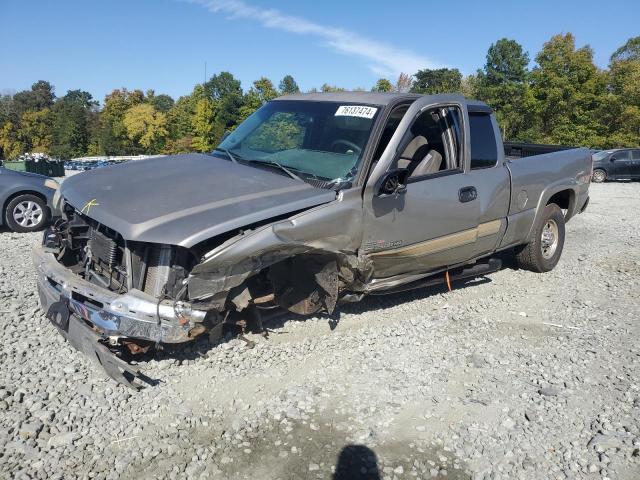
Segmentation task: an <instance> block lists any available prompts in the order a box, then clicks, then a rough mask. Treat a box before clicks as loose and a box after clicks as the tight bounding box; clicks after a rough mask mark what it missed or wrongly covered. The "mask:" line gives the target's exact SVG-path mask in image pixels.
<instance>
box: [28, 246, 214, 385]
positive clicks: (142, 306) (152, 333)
mask: <svg viewBox="0 0 640 480" xmlns="http://www.w3.org/2000/svg"><path fill="white" fill-rule="evenodd" d="M33 263H34V265H35V269H36V273H37V275H38V278H37V283H38V295H39V297H40V304H41V306H42V309H43V311H44V312H45V313H46V314H47V317H48V318H49V319H50V320H51V321H52V323H53V324H54V325H55V326H56V327H57V328H58V330H59V331H60V332H61V333H62V335H63V336H64V337H65V338H66V339H67V340H69V343H71V345H73V346H74V347H75V348H77V349H78V350H80V351H82V352H83V353H85V354H87V355H88V356H89V357H91V358H92V359H93V360H95V361H97V362H98V363H99V364H100V365H102V366H103V367H104V368H105V370H106V372H107V374H109V376H111V377H112V378H114V379H115V380H116V381H119V382H121V383H125V384H128V383H130V382H123V381H122V380H123V378H122V373H123V372H124V373H125V374H126V375H125V376H139V372H138V371H137V370H136V369H135V368H133V367H131V366H129V365H128V364H127V363H126V362H123V361H122V360H121V359H120V358H118V357H115V355H114V354H113V353H112V352H111V350H110V349H109V348H108V347H107V346H106V342H108V341H116V342H117V341H118V340H120V339H125V338H129V339H141V340H147V341H151V342H157V343H182V342H187V341H190V340H192V339H193V338H194V335H195V332H198V333H200V332H201V331H202V322H203V321H204V319H205V316H206V312H204V311H198V310H189V318H188V319H185V318H184V317H179V312H177V311H176V308H175V307H174V304H173V302H170V301H163V302H160V303H158V302H157V301H155V300H154V299H152V298H151V297H149V296H147V295H146V294H144V293H143V292H140V291H137V290H133V291H130V292H128V293H126V294H118V293H115V292H112V291H110V290H107V289H105V288H102V287H99V286H97V285H94V284H92V283H89V282H87V281H86V280H84V279H82V278H80V277H78V276H77V275H75V274H74V273H73V272H72V271H71V270H68V269H67V268H65V267H64V266H63V265H60V264H59V263H58V262H57V261H56V259H55V257H54V256H53V254H51V253H47V252H45V251H44V250H43V248H41V247H36V248H35V249H34V251H33ZM65 317H66V318H65ZM56 318H57V319H59V321H56ZM125 366H128V367H129V368H128V369H127V368H125ZM111 367H113V368H111ZM120 370H122V371H123V372H120ZM116 372H117V373H116Z"/></svg>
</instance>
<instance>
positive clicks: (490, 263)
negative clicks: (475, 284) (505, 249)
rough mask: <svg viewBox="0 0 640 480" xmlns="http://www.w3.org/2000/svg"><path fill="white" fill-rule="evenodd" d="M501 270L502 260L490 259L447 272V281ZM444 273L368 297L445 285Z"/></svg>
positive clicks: (380, 291) (371, 293) (375, 292)
mask: <svg viewBox="0 0 640 480" xmlns="http://www.w3.org/2000/svg"><path fill="white" fill-rule="evenodd" d="M501 268H502V260H501V259H499V258H490V259H489V260H487V261H483V262H479V263H476V264H474V265H469V266H466V267H459V268H455V269H453V270H449V280H450V281H451V282H455V281H458V280H464V279H467V278H475V277H481V276H483V275H486V274H488V273H493V272H497V271H498V270H500V269H501ZM445 274H446V272H439V273H436V274H434V275H430V276H427V277H425V278H422V279H420V280H415V281H409V282H407V283H404V284H402V285H396V286H393V287H390V288H388V289H382V286H381V287H380V290H376V291H372V292H369V295H387V294H389V293H398V292H406V291H408V290H415V289H416V288H424V287H432V286H434V285H446V284H447V279H446V276H445Z"/></svg>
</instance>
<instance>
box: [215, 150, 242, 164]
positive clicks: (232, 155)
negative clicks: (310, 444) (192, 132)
mask: <svg viewBox="0 0 640 480" xmlns="http://www.w3.org/2000/svg"><path fill="white" fill-rule="evenodd" d="M216 150H217V151H219V152H224V153H226V154H227V157H229V160H231V161H232V162H233V163H238V159H237V158H236V157H235V155H234V154H233V153H231V152H230V151H229V149H228V148H220V147H218V148H216Z"/></svg>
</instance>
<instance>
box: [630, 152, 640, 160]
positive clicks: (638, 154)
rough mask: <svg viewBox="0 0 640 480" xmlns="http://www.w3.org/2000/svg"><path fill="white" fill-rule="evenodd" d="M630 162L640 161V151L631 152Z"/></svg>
mask: <svg viewBox="0 0 640 480" xmlns="http://www.w3.org/2000/svg"><path fill="white" fill-rule="evenodd" d="M631 160H640V150H632V151H631Z"/></svg>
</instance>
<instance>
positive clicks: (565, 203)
mask: <svg viewBox="0 0 640 480" xmlns="http://www.w3.org/2000/svg"><path fill="white" fill-rule="evenodd" d="M575 196H576V194H575V192H574V191H573V190H571V189H567V190H562V191H560V192H557V193H555V194H554V195H552V197H551V198H550V199H549V201H547V205H549V204H550V203H555V204H556V205H558V206H559V207H560V208H562V209H563V210H567V213H566V215H565V217H566V218H567V220H568V219H569V217H570V216H571V212H572V211H573V205H574V203H575Z"/></svg>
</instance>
